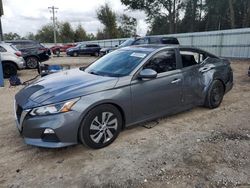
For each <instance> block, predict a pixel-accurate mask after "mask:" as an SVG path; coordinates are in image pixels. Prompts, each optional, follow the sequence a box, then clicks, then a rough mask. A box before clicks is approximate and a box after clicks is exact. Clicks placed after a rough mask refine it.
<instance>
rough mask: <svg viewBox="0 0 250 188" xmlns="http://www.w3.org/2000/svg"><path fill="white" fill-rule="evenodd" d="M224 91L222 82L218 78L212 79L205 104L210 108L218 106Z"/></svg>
mask: <svg viewBox="0 0 250 188" xmlns="http://www.w3.org/2000/svg"><path fill="white" fill-rule="evenodd" d="M224 93H225V89H224V85H223V83H222V82H221V81H219V80H214V81H213V82H212V84H211V85H210V88H209V90H208V94H207V98H206V101H205V106H206V107H208V108H211V109H213V108H217V107H218V106H220V104H221V102H222V100H223V97H224Z"/></svg>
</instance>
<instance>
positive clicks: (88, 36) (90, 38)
mask: <svg viewBox="0 0 250 188" xmlns="http://www.w3.org/2000/svg"><path fill="white" fill-rule="evenodd" d="M87 38H88V40H96V37H95V35H94V34H93V33H90V34H87Z"/></svg>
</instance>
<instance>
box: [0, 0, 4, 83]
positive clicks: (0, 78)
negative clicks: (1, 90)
mask: <svg viewBox="0 0 250 188" xmlns="http://www.w3.org/2000/svg"><path fill="white" fill-rule="evenodd" d="M2 15H3V2H2V0H0V35H1V36H0V38H1V41H3V30H2V22H1V17H2ZM0 87H4V79H3V66H2V60H1V54H0Z"/></svg>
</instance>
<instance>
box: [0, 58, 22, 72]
mask: <svg viewBox="0 0 250 188" xmlns="http://www.w3.org/2000/svg"><path fill="white" fill-rule="evenodd" d="M4 63H10V64H12V65H14V66H15V67H16V69H17V70H19V68H18V66H17V64H16V63H15V62H13V61H9V60H3V61H2V64H4Z"/></svg>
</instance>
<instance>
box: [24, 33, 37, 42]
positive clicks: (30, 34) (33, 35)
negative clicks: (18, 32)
mask: <svg viewBox="0 0 250 188" xmlns="http://www.w3.org/2000/svg"><path fill="white" fill-rule="evenodd" d="M24 38H25V39H28V40H36V35H35V34H34V33H32V32H29V33H27V34H26V36H25V37H24Z"/></svg>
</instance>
